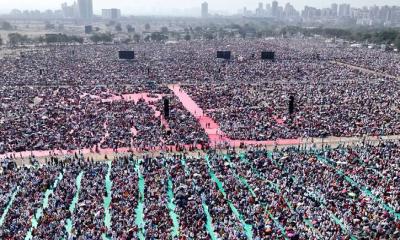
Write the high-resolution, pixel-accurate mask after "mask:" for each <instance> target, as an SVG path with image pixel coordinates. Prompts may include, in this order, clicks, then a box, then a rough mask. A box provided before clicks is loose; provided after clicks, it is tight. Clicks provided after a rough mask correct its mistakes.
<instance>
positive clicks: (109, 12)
mask: <svg viewBox="0 0 400 240" xmlns="http://www.w3.org/2000/svg"><path fill="white" fill-rule="evenodd" d="M101 16H102V17H103V18H106V19H111V20H115V19H118V18H120V17H121V10H120V9H117V8H111V9H102V10H101Z"/></svg>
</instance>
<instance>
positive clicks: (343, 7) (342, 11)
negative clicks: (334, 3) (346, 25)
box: [338, 4, 350, 17]
mask: <svg viewBox="0 0 400 240" xmlns="http://www.w3.org/2000/svg"><path fill="white" fill-rule="evenodd" d="M338 16H339V17H350V4H340V5H339V12H338Z"/></svg>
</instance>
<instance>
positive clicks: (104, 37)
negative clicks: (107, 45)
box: [90, 33, 113, 44]
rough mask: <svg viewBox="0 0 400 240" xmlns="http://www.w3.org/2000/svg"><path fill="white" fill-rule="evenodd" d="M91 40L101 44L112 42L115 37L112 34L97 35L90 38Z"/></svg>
mask: <svg viewBox="0 0 400 240" xmlns="http://www.w3.org/2000/svg"><path fill="white" fill-rule="evenodd" d="M90 40H91V41H92V42H94V43H96V44H97V43H99V42H112V41H113V36H112V35H111V33H95V34H93V35H92V36H90Z"/></svg>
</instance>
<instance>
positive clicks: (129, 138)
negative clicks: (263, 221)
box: [0, 39, 400, 154]
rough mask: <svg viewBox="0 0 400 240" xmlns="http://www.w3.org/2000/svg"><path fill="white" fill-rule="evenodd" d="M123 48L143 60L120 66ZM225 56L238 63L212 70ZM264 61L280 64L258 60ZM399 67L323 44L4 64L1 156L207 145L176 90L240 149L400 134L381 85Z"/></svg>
mask: <svg viewBox="0 0 400 240" xmlns="http://www.w3.org/2000/svg"><path fill="white" fill-rule="evenodd" d="M121 49H133V50H135V51H136V56H137V60H135V61H120V60H118V59H117V52H118V50H121ZM221 49H224V50H230V51H232V53H233V60H232V61H221V60H219V59H216V58H215V56H216V51H217V50H221ZM265 50H271V51H275V52H276V61H261V60H260V56H259V55H260V52H261V51H265ZM374 56H376V57H374ZM334 60H337V61H340V62H344V63H348V64H352V65H355V66H360V67H364V68H367V69H371V70H374V71H377V73H373V72H363V71H361V70H358V69H355V68H352V67H350V66H345V65H340V64H336V63H334V62H333V61H334ZM378 60H379V61H378ZM397 63H398V56H397V55H395V54H393V53H388V52H381V51H377V50H373V49H362V48H356V49H354V48H347V47H342V46H339V45H338V46H336V47H333V46H332V43H329V44H328V43H325V42H324V41H322V40H318V39H307V40H306V41H305V40H304V39H269V40H239V39H235V40H233V39H231V40H226V41H224V42H218V41H216V42H215V41H200V40H196V41H179V42H177V43H174V44H163V43H140V44H137V45H131V46H129V45H81V46H41V47H37V48H35V49H32V50H25V51H22V52H21V53H20V54H19V55H17V56H12V55H10V56H6V57H4V58H2V59H0V79H1V82H0V154H4V153H10V152H23V151H36V150H42V151H51V150H77V149H91V151H94V152H95V151H98V150H99V149H113V150H114V151H118V149H119V148H128V149H129V148H132V149H136V148H143V149H155V148H160V147H161V146H178V145H192V146H196V145H199V144H201V145H206V144H207V143H208V141H209V139H208V136H207V134H206V131H205V130H204V129H203V128H202V127H201V126H200V124H199V123H198V121H197V119H196V118H195V117H193V116H192V115H191V114H190V113H189V111H187V109H185V107H184V106H183V105H182V104H181V103H180V102H179V100H178V98H177V97H176V96H173V94H172V91H171V90H170V89H169V84H179V83H180V84H183V86H184V87H183V88H182V89H183V90H184V91H186V92H187V93H188V94H189V95H190V96H191V97H192V98H193V99H194V101H195V102H196V103H197V104H198V105H199V106H200V107H201V108H203V110H204V112H205V113H206V114H207V115H209V116H211V117H212V118H213V119H214V120H215V121H216V122H217V123H218V125H219V127H220V129H221V130H222V132H224V133H225V134H226V135H227V136H228V137H229V138H231V139H234V140H276V139H288V138H290V139H293V138H310V137H328V136H336V137H350V136H364V135H398V134H399V133H400V128H399V126H400V124H399V119H400V117H399V108H398V105H399V104H398V103H399V102H398V92H399V91H398V90H399V83H397V82H396V81H395V78H394V77H390V76H388V75H380V74H379V73H380V72H384V73H387V74H392V75H396V74H397V73H398V69H397V67H396V66H397V65H398V64H397ZM137 96H139V97H137ZM290 96H294V98H295V111H294V113H293V114H289V113H288V99H289V97H290ZM131 97H133V98H134V99H130V98H131ZM165 97H167V98H169V99H170V103H171V114H170V118H168V119H166V118H164V116H163V115H164V114H163V98H165Z"/></svg>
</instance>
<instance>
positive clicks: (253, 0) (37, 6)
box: [0, 0, 400, 15]
mask: <svg viewBox="0 0 400 240" xmlns="http://www.w3.org/2000/svg"><path fill="white" fill-rule="evenodd" d="M2 2H3V3H2V4H1V10H0V13H9V12H10V11H11V10H12V9H20V10H47V9H51V10H56V9H60V6H61V4H62V3H64V2H66V3H68V4H72V3H73V2H74V1H73V0H41V1H40V2H38V1H34V0H2ZM203 2H204V0H186V1H183V0H169V1H161V0H146V1H136V2H134V3H132V1H130V0H118V1H106V0H94V1H93V11H94V13H95V14H98V15H100V14H101V10H102V9H107V8H120V9H124V15H129V14H138V15H157V14H163V15H168V14H169V13H170V14H171V15H175V14H177V10H180V11H185V10H192V11H193V10H194V9H200V8H201V4H202V3H203ZM207 3H208V4H209V12H210V13H213V12H219V13H225V14H233V13H237V10H238V9H242V8H244V7H246V8H248V9H255V8H257V6H258V4H259V3H263V4H264V5H265V4H266V3H272V1H260V0H208V1H207ZM278 3H279V5H285V4H286V3H290V4H291V5H293V6H294V8H295V9H296V10H298V11H300V10H302V9H303V8H304V6H310V7H315V8H328V7H330V6H331V4H332V3H337V4H342V3H348V4H350V5H351V6H352V7H363V6H373V5H377V6H383V5H389V6H391V5H400V3H399V1H398V0H376V1H371V2H370V3H368V2H366V1H362V0H336V1H329V2H322V1H317V0H308V1H306V0H292V1H278ZM227 6H229V7H227ZM180 11H178V12H180Z"/></svg>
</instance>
